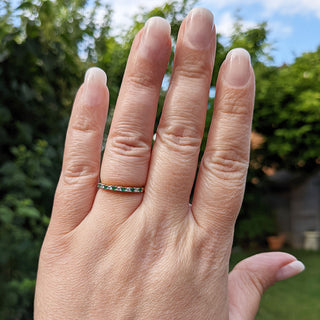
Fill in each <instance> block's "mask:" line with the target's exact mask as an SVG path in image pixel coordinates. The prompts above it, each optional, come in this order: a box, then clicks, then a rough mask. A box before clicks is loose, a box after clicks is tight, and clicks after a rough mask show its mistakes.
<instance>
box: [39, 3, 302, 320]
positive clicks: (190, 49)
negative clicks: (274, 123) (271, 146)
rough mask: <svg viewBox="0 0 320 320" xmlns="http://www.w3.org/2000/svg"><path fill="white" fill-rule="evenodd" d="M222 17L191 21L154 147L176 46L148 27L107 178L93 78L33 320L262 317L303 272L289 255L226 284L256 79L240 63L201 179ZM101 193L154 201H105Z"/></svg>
mask: <svg viewBox="0 0 320 320" xmlns="http://www.w3.org/2000/svg"><path fill="white" fill-rule="evenodd" d="M215 43H216V41H215V28H214V26H213V17H212V14H211V13H210V12H209V11H207V10H205V9H194V10H192V11H191V12H190V13H189V15H188V17H187V18H186V19H185V20H184V22H183V23H182V26H181V28H180V32H179V37H178V41H177V47H176V53H175V61H174V69H173V74H172V78H171V83H170V87H169V90H168V93H167V97H166V101H165V104H164V108H163V112H162V116H161V121H160V124H159V127H158V131H157V138H156V141H155V144H154V146H153V148H152V152H151V145H152V136H153V128H154V121H155V116H156V108H157V102H158V97H159V92H160V87H161V83H162V79H163V76H164V73H165V70H166V67H167V64H168V60H169V56H170V51H171V41H170V27H169V24H168V23H167V22H166V21H165V20H163V19H161V18H152V19H150V20H149V21H148V22H147V23H146V25H145V27H144V28H143V29H142V30H141V31H140V32H139V33H138V34H137V36H136V38H135V40H134V42H133V45H132V49H131V53H130V56H129V58H128V63H127V68H126V71H125V75H124V79H123V83H122V87H121V90H120V93H119V97H118V101H117V106H116V109H115V113H114V116H113V121H112V125H111V129H110V133H109V136H108V141H107V145H106V149H105V153H104V157H103V162H102V165H101V171H100V151H101V142H102V137H103V131H104V126H105V121H106V115H107V109H108V89H107V87H106V84H105V83H106V77H105V74H104V73H103V71H102V70H100V69H97V68H93V69H90V70H89V71H88V72H87V74H86V78H85V81H84V84H83V85H82V86H81V87H80V89H79V91H78V93H77V96H76V99H75V102H74V106H73V111H72V115H71V119H70V123H69V128H68V133H67V138H66V144H65V154H64V161H63V167H62V173H61V177H60V180H59V183H58V186H57V190H56V195H55V201H54V207H53V212H52V218H51V222H50V225H49V228H48V231H47V234H46V238H45V241H44V243H43V247H42V251H41V255H40V260H39V270H38V277H37V285H36V296H35V319H184V320H186V319H219V320H220V319H228V317H229V318H230V319H233V320H235V319H253V318H254V316H255V314H256V312H257V309H258V306H259V301H260V298H261V295H262V293H263V292H264V291H265V290H266V288H267V287H268V286H270V285H271V284H272V283H274V282H275V281H278V280H282V279H286V278H288V277H290V276H293V275H294V274H297V273H298V272H300V271H302V264H301V263H300V262H298V261H296V259H295V258H294V257H292V256H290V255H288V254H285V253H266V254H261V255H257V256H254V257H251V258H248V259H246V260H244V261H242V262H240V264H238V265H237V266H236V267H235V269H234V270H233V271H232V272H231V273H230V274H229V275H228V270H229V257H230V251H231V246H232V241H233V230H234V224H235V220H236V217H237V215H238V212H239V209H240V206H241V202H242V198H243V193H244V187H245V182H246V174H247V168H248V162H249V145H250V131H251V121H252V111H253V102H254V86H255V84H254V73H253V70H252V67H251V64H250V57H249V55H248V53H247V52H246V51H244V50H243V49H236V50H233V51H231V52H230V53H229V54H228V56H227V58H226V60H225V62H224V63H223V65H222V67H221V70H220V73H219V78H218V84H217V88H216V98H215V107H214V114H213V120H212V125H211V129H210V133H209V136H208V140H207V146H206V151H205V154H204V156H203V159H202V162H201V166H200V169H199V174H198V177H197V181H196V185H195V189H194V196H193V203H192V205H189V196H190V193H191V189H192V186H193V182H194V179H195V173H196V169H197V162H198V154H199V149H200V144H201V139H202V135H203V130H204V123H205V117H206V109H207V101H208V93H209V88H210V83H211V77H212V69H213V64H214V53H215ZM99 175H100V177H101V182H102V183H105V184H108V185H115V186H127V187H132V186H137V187H141V186H145V192H144V193H125V192H117V191H108V190H101V189H99V190H97V183H98V179H99Z"/></svg>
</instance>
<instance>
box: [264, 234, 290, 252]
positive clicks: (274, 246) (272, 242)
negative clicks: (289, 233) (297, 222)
mask: <svg viewBox="0 0 320 320" xmlns="http://www.w3.org/2000/svg"><path fill="white" fill-rule="evenodd" d="M285 241H286V235H285V234H279V235H277V236H270V237H267V242H268V246H269V249H270V250H280V249H281V248H282V247H283V245H284V242H285Z"/></svg>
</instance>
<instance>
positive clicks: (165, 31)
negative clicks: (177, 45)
mask: <svg viewBox="0 0 320 320" xmlns="http://www.w3.org/2000/svg"><path fill="white" fill-rule="evenodd" d="M170 33H171V27H170V24H169V22H168V21H167V20H165V19H163V18H160V17H152V18H150V19H149V20H148V21H147V22H146V23H145V26H144V32H143V36H142V39H141V43H140V47H139V50H140V53H141V54H142V55H144V56H149V54H150V52H155V53H159V51H160V50H161V49H162V48H163V47H164V46H165V45H167V44H168V42H169V41H170Z"/></svg>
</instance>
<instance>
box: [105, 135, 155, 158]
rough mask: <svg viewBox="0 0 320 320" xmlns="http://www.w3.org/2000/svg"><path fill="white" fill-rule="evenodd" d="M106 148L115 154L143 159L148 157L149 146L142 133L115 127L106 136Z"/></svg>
mask: <svg viewBox="0 0 320 320" xmlns="http://www.w3.org/2000/svg"><path fill="white" fill-rule="evenodd" d="M108 149H109V150H110V152H111V153H114V154H116V155H121V156H129V157H135V158H143V159H144V158H146V157H149V154H150V149H151V147H150V143H149V142H148V141H147V138H146V137H145V136H144V135H143V134H139V133H137V132H132V131H128V130H125V129H124V130H123V129H122V130H120V129H115V130H114V131H113V133H112V136H109V137H108Z"/></svg>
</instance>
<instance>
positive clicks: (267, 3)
mask: <svg viewBox="0 0 320 320" xmlns="http://www.w3.org/2000/svg"><path fill="white" fill-rule="evenodd" d="M199 4H200V5H203V6H206V7H208V8H212V9H217V10H221V9H228V10H233V9H234V8H239V9H241V8H242V7H245V6H248V5H256V6H260V7H261V10H262V11H263V12H264V14H265V15H266V16H268V17H269V16H271V15H274V14H279V13H280V14H281V15H297V14H300V15H301V14H312V15H314V16H316V17H318V18H319V19H320V0H224V1H215V2H214V3H213V2H212V0H202V1H201V2H200V3H199Z"/></svg>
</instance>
